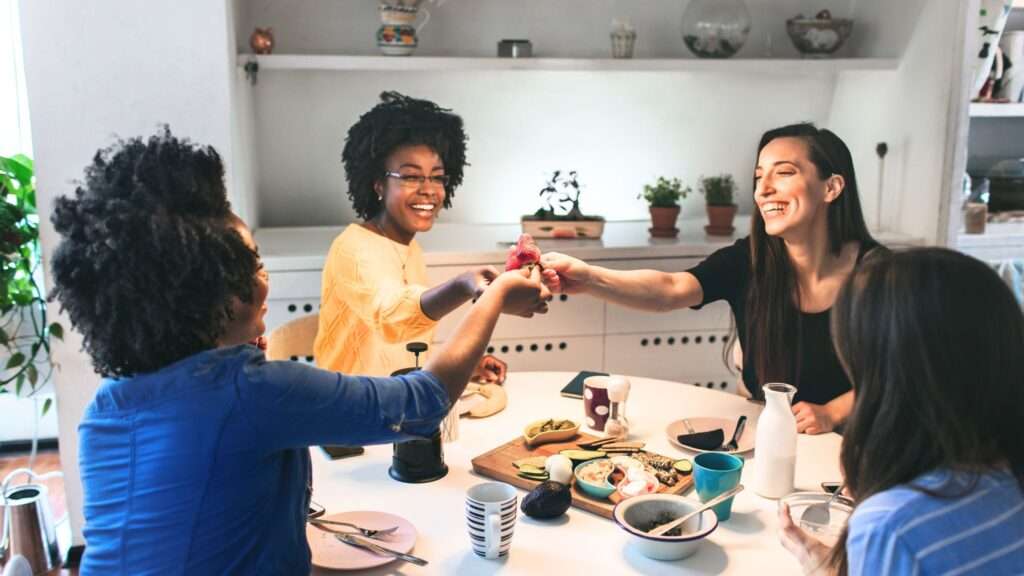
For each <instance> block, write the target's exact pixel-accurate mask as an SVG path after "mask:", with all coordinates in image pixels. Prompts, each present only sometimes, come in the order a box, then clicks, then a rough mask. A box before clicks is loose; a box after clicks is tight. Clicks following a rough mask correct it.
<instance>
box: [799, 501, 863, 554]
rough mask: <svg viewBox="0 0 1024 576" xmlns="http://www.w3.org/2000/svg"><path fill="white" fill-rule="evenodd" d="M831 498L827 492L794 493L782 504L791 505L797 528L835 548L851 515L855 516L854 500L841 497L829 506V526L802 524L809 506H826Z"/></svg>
mask: <svg viewBox="0 0 1024 576" xmlns="http://www.w3.org/2000/svg"><path fill="white" fill-rule="evenodd" d="M831 497H832V495H831V494H828V493H825V492H794V493H792V494H790V495H788V496H786V497H785V498H783V499H782V502H785V503H786V504H788V505H789V514H790V517H792V518H793V522H796V524H797V526H800V527H801V528H802V529H804V530H805V531H807V532H809V533H810V534H811V535H812V536H814V537H816V538H817V539H818V540H821V541H822V542H824V543H825V544H826V545H827V546H834V545H835V543H836V542H837V541H838V540H839V536H840V535H841V534H842V533H843V528H845V527H846V522H847V521H848V520H849V519H850V515H851V514H853V501H852V500H850V499H849V498H847V497H846V496H839V497H838V498H836V499H835V500H834V501H833V502H832V504H831V506H829V523H828V526H811V525H808V524H804V523H802V522H800V518H801V517H803V514H804V510H807V508H808V506H811V505H813V504H824V503H826V502H828V499H829V498H831Z"/></svg>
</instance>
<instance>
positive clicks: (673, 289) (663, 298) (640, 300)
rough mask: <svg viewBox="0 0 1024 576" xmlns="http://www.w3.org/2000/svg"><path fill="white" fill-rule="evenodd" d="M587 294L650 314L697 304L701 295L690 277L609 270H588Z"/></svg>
mask: <svg viewBox="0 0 1024 576" xmlns="http://www.w3.org/2000/svg"><path fill="white" fill-rule="evenodd" d="M587 291H588V292H589V293H590V294H592V295H594V296H597V297H598V298H601V299H603V300H607V301H609V302H614V303H616V304H619V305H622V306H628V307H630V308H638V309H640V310H647V311H651V312H664V311H668V310H675V309H678V308H688V307H690V306H696V305H697V304H700V302H701V299H702V298H703V291H702V290H701V287H700V283H699V282H697V279H696V278H695V277H694V276H693V275H692V274H689V273H686V272H682V273H676V274H672V273H669V272H660V271H657V270H629V271H622V270H611V269H609V268H603V267H601V266H591V271H590V283H589V285H588V287H587Z"/></svg>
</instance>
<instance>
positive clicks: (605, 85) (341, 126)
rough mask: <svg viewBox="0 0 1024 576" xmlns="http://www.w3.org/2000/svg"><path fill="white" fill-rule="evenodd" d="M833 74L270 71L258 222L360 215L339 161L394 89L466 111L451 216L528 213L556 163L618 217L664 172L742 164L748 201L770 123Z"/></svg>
mask: <svg viewBox="0 0 1024 576" xmlns="http://www.w3.org/2000/svg"><path fill="white" fill-rule="evenodd" d="M832 82H833V80H832V78H831V77H828V76H825V77H792V76H789V77H785V78H778V79H775V78H772V77H771V76H770V75H758V76H757V77H753V78H744V77H740V76H729V75H723V74H715V73H700V74H686V73H670V74H665V73H649V72H647V73H625V72H622V73H588V72H431V73H402V74H398V75H396V74H389V73H335V72H273V73H272V72H270V71H264V72H261V73H260V79H259V83H258V84H257V85H256V86H255V87H254V88H253V90H254V91H255V93H256V95H255V100H256V104H255V111H256V113H255V119H256V120H255V126H256V128H255V133H256V135H257V138H256V150H255V152H254V154H255V156H256V157H257V158H258V159H259V162H258V171H259V172H258V177H257V182H258V186H259V187H258V194H257V196H258V198H259V203H260V207H261V212H260V219H259V225H260V226H309V225H330V224H339V223H342V222H351V221H352V220H354V218H355V216H354V214H353V213H352V210H351V207H350V201H349V199H348V197H347V196H346V193H345V191H346V190H347V185H346V183H345V179H344V170H343V167H342V165H341V149H342V147H343V143H344V138H345V133H346V131H347V130H348V128H349V126H351V125H352V123H354V122H355V121H356V120H357V119H358V118H359V115H360V114H362V113H364V112H366V111H367V110H368V109H369V108H371V107H372V106H373V105H374V104H376V103H377V102H378V101H379V100H378V96H379V94H380V92H381V91H383V90H388V89H397V90H400V91H402V92H404V93H406V94H410V95H414V96H418V97H423V98H428V99H432V100H434V101H436V102H438V103H439V104H440V105H442V106H445V107H448V108H451V109H453V110H454V111H455V112H457V113H458V114H460V115H461V116H462V117H463V118H464V120H465V122H466V130H467V133H468V135H469V151H468V157H469V161H470V163H471V164H472V166H470V167H469V168H467V171H466V178H465V181H464V183H463V186H462V188H460V189H459V190H458V191H457V192H456V197H455V199H454V206H453V208H452V209H451V210H449V211H447V212H445V213H443V215H442V218H443V220H444V221H451V222H517V221H518V220H519V216H520V215H522V214H529V213H533V212H534V211H535V210H536V209H537V208H538V207H540V204H539V201H538V197H537V191H539V190H540V189H541V188H542V187H543V183H544V181H545V179H546V178H547V177H548V176H549V175H550V173H551V171H553V170H556V169H560V170H576V171H577V172H579V175H580V180H581V182H582V183H583V184H584V185H585V187H586V189H585V192H584V194H583V196H582V200H581V205H582V208H583V209H584V211H585V212H587V213H596V214H601V215H604V216H605V217H606V218H609V219H614V220H623V219H635V218H647V217H648V213H647V205H646V203H644V201H643V200H638V199H637V198H636V196H637V194H638V193H639V192H640V191H641V190H642V188H643V184H644V183H647V182H652V181H654V180H655V179H656V178H657V176H659V175H665V176H677V177H680V178H682V179H683V180H684V181H685V182H687V183H690V184H694V185H695V184H696V181H697V178H698V177H699V176H701V175H711V174H715V173H718V172H728V173H731V174H733V175H734V177H735V178H736V180H737V183H738V184H739V185H740V193H739V198H738V201H739V204H740V208H741V210H742V211H744V212H748V211H749V209H750V207H751V206H752V199H751V197H750V192H751V189H750V181H751V178H750V175H751V174H752V170H753V168H752V167H753V164H754V160H755V154H756V147H757V141H758V138H759V137H760V135H761V133H762V132H764V131H765V130H767V129H769V128H773V127H776V126H779V125H782V124H786V123H790V122H796V121H803V120H812V121H818V122H822V121H824V120H825V119H826V118H827V115H828V107H829V105H830V104H831V99H832ZM752 94H757V95H758V96H757V103H756V105H752V102H751V95H752ZM298 102H301V105H297V104H296V103H298ZM703 212H704V201H703V198H702V197H701V196H700V195H699V194H696V193H695V194H694V196H691V197H689V198H688V199H687V200H686V201H684V202H683V216H684V217H686V216H698V217H700V216H701V215H702V214H703Z"/></svg>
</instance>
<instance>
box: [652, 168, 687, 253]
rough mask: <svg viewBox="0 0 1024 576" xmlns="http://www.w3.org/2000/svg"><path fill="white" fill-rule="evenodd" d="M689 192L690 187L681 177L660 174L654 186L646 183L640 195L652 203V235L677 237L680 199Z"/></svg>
mask: <svg viewBox="0 0 1024 576" xmlns="http://www.w3.org/2000/svg"><path fill="white" fill-rule="evenodd" d="M689 193H690V187H689V186H687V187H686V188H683V183H682V182H680V181H679V178H673V179H671V180H669V179H667V178H664V177H662V176H659V177H658V181H657V182H655V183H654V185H653V186H652V185H650V184H646V185H644V191H643V194H641V195H640V196H642V197H643V199H644V200H647V203H648V204H650V205H651V206H650V210H651V228H650V232H651V236H655V237H658V238H675V237H676V236H677V235H678V234H679V229H678V228H676V220H678V219H679V200H680V199H681V198H686V195H687V194H689Z"/></svg>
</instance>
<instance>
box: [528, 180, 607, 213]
mask: <svg viewBox="0 0 1024 576" xmlns="http://www.w3.org/2000/svg"><path fill="white" fill-rule="evenodd" d="M582 192H583V186H582V184H580V182H579V180H578V179H577V174H576V171H575V170H573V171H571V172H569V174H568V176H566V175H565V174H564V173H563V172H562V171H561V170H555V171H554V172H553V173H552V174H551V179H550V180H548V181H547V182H546V183H545V184H544V187H543V188H541V189H540V193H539V194H538V196H540V197H541V199H542V201H543V202H544V205H543V206H541V207H540V208H538V209H537V211H536V212H534V213H533V216H532V217H530V218H531V219H533V220H603V218H601V217H600V216H587V215H586V214H584V213H583V211H581V210H580V194H581V193H582Z"/></svg>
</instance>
